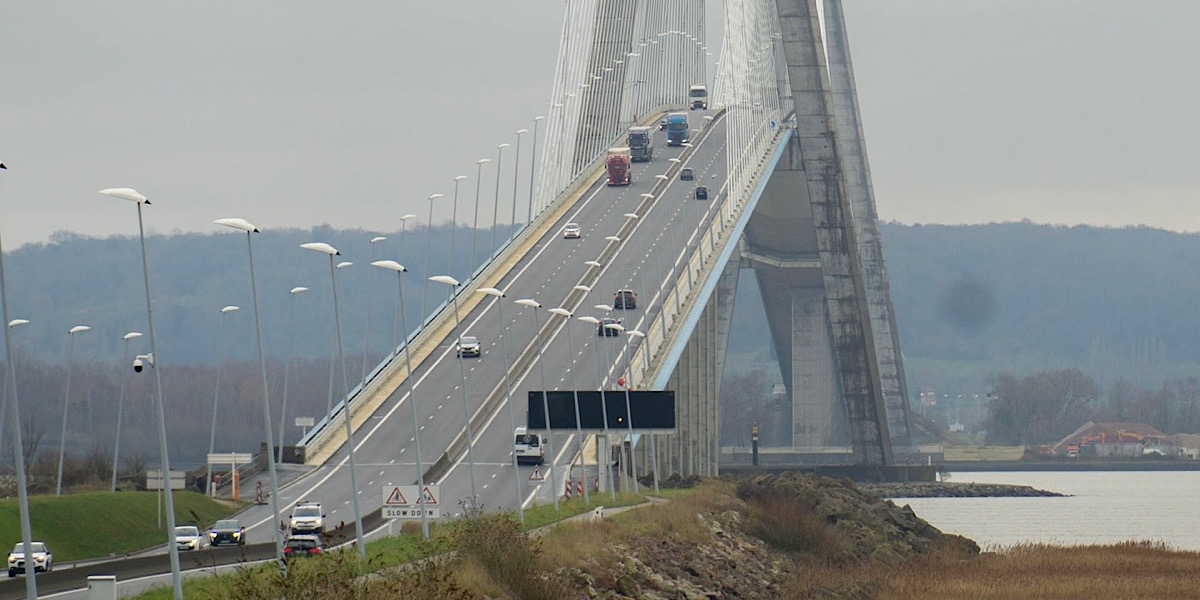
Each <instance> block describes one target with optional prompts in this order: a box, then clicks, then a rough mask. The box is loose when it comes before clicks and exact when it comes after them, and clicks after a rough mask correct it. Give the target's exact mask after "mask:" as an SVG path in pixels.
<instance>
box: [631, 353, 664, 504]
mask: <svg viewBox="0 0 1200 600" xmlns="http://www.w3.org/2000/svg"><path fill="white" fill-rule="evenodd" d="M625 335H626V336H627V339H626V341H627V342H628V343H629V344H633V338H637V339H638V343H644V342H645V340H646V334H644V333H642V332H640V331H638V330H636V329H629V330H626V331H625ZM627 351H628V352H629V355H628V356H627V357H626V359H625V370H626V372H628V373H629V375H628V377H629V379H628V380H626V381H625V391H626V394H628V392H629V386H631V385H633V369H631V368H629V360H630V359H631V358H632V357H633V348H632V347H630V348H628V349H627ZM642 358H643V359H644V360H645V367H643V371H642V380H643V381H645V379H646V374H647V373H649V372H650V349H649V348H646V349H645V350H644V351H643V352H642ZM656 437H658V436H657V434H653V433H651V434H650V435H649V438H650V464H651V465H653V466H654V493H656V494H657V493H658V447H657V446H656V445H655V443H654V438H656Z"/></svg>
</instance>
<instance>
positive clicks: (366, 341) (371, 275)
mask: <svg viewBox="0 0 1200 600" xmlns="http://www.w3.org/2000/svg"><path fill="white" fill-rule="evenodd" d="M386 239H387V238H385V237H383V236H381V235H377V236H375V237H373V238H371V260H374V259H375V244H376V243H377V242H382V241H384V240H386ZM374 283H375V271H371V270H370V269H368V273H367V319H366V324H365V325H364V326H363V359H362V389H363V390H366V389H367V354H368V353H369V352H370V351H371V287H372V285H373V284H374Z"/></svg>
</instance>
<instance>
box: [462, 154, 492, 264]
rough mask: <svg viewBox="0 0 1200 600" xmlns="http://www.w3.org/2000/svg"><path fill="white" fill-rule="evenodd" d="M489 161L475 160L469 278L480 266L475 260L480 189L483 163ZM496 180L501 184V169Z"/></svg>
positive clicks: (488, 159)
mask: <svg viewBox="0 0 1200 600" xmlns="http://www.w3.org/2000/svg"><path fill="white" fill-rule="evenodd" d="M489 162H492V159H490V158H481V159H479V160H477V161H475V221H474V222H473V224H472V225H471V256H470V258H468V259H467V264H468V267H467V269H469V270H468V271H467V277H468V278H469V277H470V276H471V274H472V273H474V272H475V267H477V266H479V263H477V262H475V239H476V238H478V237H479V190H480V188H482V187H483V164H484V163H489ZM496 181H497V185H499V181H500V172H499V171H496Z"/></svg>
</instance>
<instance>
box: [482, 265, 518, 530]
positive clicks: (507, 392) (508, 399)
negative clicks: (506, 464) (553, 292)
mask: <svg viewBox="0 0 1200 600" xmlns="http://www.w3.org/2000/svg"><path fill="white" fill-rule="evenodd" d="M476 292H477V293H480V294H487V295H489V296H491V297H493V298H495V300H494V301H493V302H494V303H495V304H496V319H498V320H499V321H500V361H501V362H500V364H501V365H504V403H505V404H507V405H508V428H509V429H511V430H512V431H516V430H517V420H516V417H514V416H513V406H512V385H511V384H510V383H509V380H508V371H509V369H508V348H507V347H506V345H505V342H504V329H505V327H504V302H503V299H504V297H505V296H504V292H501V291H500V290H498V289H496V288H494V287H487V288H481V289H479V290H476ZM512 466H513V484H514V485H515V486H516V491H515V493H516V496H517V518H518V519H520V520H521V522H522V523H524V522H525V507H523V506H521V473H520V471H519V470H518V466H517V453H516V452H515V451H514V452H512Z"/></svg>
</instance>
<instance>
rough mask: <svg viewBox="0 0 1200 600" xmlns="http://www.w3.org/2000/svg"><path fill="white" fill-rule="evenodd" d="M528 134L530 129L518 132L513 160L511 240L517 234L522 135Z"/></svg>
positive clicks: (509, 235)
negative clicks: (518, 179) (518, 171)
mask: <svg viewBox="0 0 1200 600" xmlns="http://www.w3.org/2000/svg"><path fill="white" fill-rule="evenodd" d="M526 133H529V130H528V129H518V130H517V151H516V155H515V158H513V193H512V216H511V217H509V220H508V224H509V227H511V229H510V230H509V232H508V237H510V238H511V237H513V236H514V235H516V233H517V170H518V169H520V168H521V135H522V134H526ZM497 170H499V169H497ZM530 183H532V182H530Z"/></svg>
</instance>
